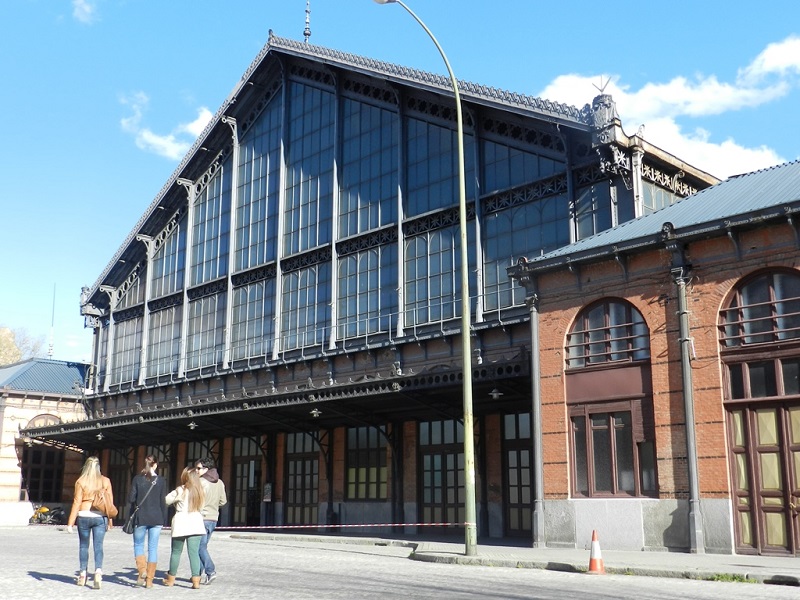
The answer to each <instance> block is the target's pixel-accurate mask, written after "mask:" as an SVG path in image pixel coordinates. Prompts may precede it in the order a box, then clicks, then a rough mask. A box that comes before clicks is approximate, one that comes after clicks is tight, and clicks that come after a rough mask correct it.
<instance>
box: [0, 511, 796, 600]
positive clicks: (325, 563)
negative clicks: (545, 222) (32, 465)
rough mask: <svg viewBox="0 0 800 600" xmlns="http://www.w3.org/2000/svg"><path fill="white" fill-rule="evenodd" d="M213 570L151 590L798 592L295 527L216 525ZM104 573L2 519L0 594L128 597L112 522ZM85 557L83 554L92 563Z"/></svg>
mask: <svg viewBox="0 0 800 600" xmlns="http://www.w3.org/2000/svg"><path fill="white" fill-rule="evenodd" d="M168 548H169V534H168V533H165V535H163V536H162V540H161V545H160V561H159V566H160V567H162V569H160V570H159V579H160V576H161V574H162V573H163V567H164V566H166V565H167V562H168V554H169V550H168ZM211 550H212V554H213V555H214V558H215V560H216V562H217V567H218V571H219V573H220V576H219V578H218V579H217V580H216V581H215V582H214V583H213V584H211V585H210V586H201V589H200V590H197V591H194V590H191V589H190V584H189V581H188V577H189V573H188V559H187V558H186V556H185V555H184V557H183V559H182V562H181V570H180V573H179V574H178V581H177V582H176V587H175V588H174V589H173V590H167V589H165V588H163V587H162V586H160V585H159V582H158V581H157V588H159V589H154V590H151V591H150V593H158V594H160V595H162V596H163V594H167V595H168V596H170V597H178V598H180V597H184V594H186V593H190V594H191V595H192V597H195V596H196V597H198V598H199V597H201V596H202V597H207V598H210V597H211V596H212V594H213V595H215V596H219V595H221V596H223V597H228V598H237V600H238V599H247V598H265V597H266V598H277V599H281V600H283V599H288V600H294V599H314V600H345V599H347V600H350V599H354V598H370V599H371V598H403V599H410V600H427V599H432V598H437V599H441V598H445V599H447V600H450V599H465V600H471V599H478V598H489V599H491V598H497V599H501V598H502V599H506V600H516V599H555V600H575V599H576V598H593V599H598V600H610V599H612V598H614V599H616V598H636V599H637V600H638V599H654V600H667V599H672V598H676V599H677V598H680V599H682V600H685V599H686V598H693V599H694V598H696V599H703V600H730V599H731V598H737V599H745V600H746V599H763V598H765V597H769V598H770V599H771V600H772V599H776V600H778V599H781V598H797V597H798V590H797V588H789V587H783V586H772V585H770V586H766V585H763V584H757V583H723V582H709V581H691V580H681V579H662V578H658V577H630V576H624V575H605V576H592V575H585V574H578V573H560V572H554V571H542V570H539V569H513V568H506V567H486V566H466V565H452V564H440V563H427V562H420V561H412V560H409V559H408V556H409V554H410V552H411V550H410V549H409V548H407V547H402V546H392V545H388V546H387V545H373V544H363V543H362V544H347V543H321V542H316V541H303V540H302V539H298V538H297V537H287V538H286V539H285V540H282V539H261V540H259V539H257V538H255V539H242V538H241V537H238V536H235V535H230V534H228V533H224V532H221V533H217V534H215V536H214V539H213V540H212V544H211ZM105 553H106V559H105V569H104V571H105V578H104V583H103V588H102V589H101V590H100V591H99V592H97V591H95V590H92V589H91V588H89V587H85V588H78V587H77V586H76V585H75V583H74V581H75V573H76V568H77V562H78V538H77V534H71V535H70V534H68V533H67V532H66V531H65V530H64V529H63V528H56V527H36V526H34V527H20V528H3V529H0V565H2V569H0V597H2V598H4V599H5V598H14V599H17V598H58V599H59V600H62V599H63V600H67V599H70V598H86V597H87V596H85V594H95V596H94V597H97V595H98V594H103V595H105V596H107V597H110V598H127V597H134V595H138V597H139V598H140V599H141V598H142V596H141V594H146V593H148V592H146V591H144V590H142V589H141V588H137V587H135V586H134V585H133V581H134V580H135V572H134V569H133V551H132V541H131V537H130V536H127V535H125V534H124V533H122V532H121V531H120V530H119V529H114V530H112V531H111V532H109V533H108V535H107V537H106V544H105ZM91 568H92V563H91V561H90V570H91Z"/></svg>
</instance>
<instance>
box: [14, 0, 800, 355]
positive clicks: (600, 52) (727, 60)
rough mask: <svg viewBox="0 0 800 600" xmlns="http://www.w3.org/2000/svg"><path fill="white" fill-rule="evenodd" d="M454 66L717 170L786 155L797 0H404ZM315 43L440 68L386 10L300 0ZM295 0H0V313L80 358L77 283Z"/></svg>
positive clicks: (87, 341)
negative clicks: (611, 107)
mask: <svg viewBox="0 0 800 600" xmlns="http://www.w3.org/2000/svg"><path fill="white" fill-rule="evenodd" d="M407 4H408V5H409V6H410V7H411V8H412V10H414V11H415V12H416V13H417V14H418V15H419V17H420V18H422V19H423V20H424V21H425V23H426V24H427V25H428V27H429V28H430V29H431V30H432V31H433V33H434V34H435V35H436V37H437V39H438V40H439V42H440V43H441V45H442V46H443V47H444V49H445V51H446V53H447V55H448V58H449V60H450V63H451V65H452V67H453V70H454V71H455V73H456V75H457V77H458V78H459V79H462V80H465V81H471V82H475V83H480V84H484V85H489V86H493V87H497V88H501V89H506V90H509V91H514V92H521V93H525V94H530V95H534V96H541V97H544V98H548V99H550V100H556V101H561V102H566V103H569V104H573V105H575V106H578V107H581V106H583V105H584V104H586V103H589V102H591V100H592V98H593V97H594V96H595V95H596V94H597V93H598V92H597V89H598V88H599V87H602V86H604V85H605V86H606V87H605V90H606V93H611V94H612V95H613V97H614V99H615V100H616V101H617V108H618V111H619V113H620V117H621V118H622V121H623V127H624V129H625V130H626V131H627V132H628V133H630V134H632V133H634V132H635V131H636V130H637V129H638V128H639V126H640V125H644V137H645V139H646V140H648V141H649V142H650V143H652V144H655V145H657V146H659V147H661V148H663V149H664V150H666V151H668V152H671V153H673V154H675V155H677V156H679V157H680V158H682V159H683V160H685V161H686V162H688V163H689V164H692V165H694V166H696V167H698V168H701V169H703V170H705V171H707V172H710V173H712V174H714V175H717V176H718V177H721V178H724V177H727V176H730V175H733V174H737V173H742V172H747V171H752V170H756V169H759V168H764V167H767V166H770V165H773V164H778V163H781V162H785V161H789V160H795V159H797V158H799V157H800V137H799V136H798V133H800V110H799V109H800V3H798V2H797V1H796V0H774V1H771V2H768V3H764V4H760V5H758V4H754V3H750V2H742V1H738V2H731V1H730V0H728V1H726V2H722V1H717V0H704V1H703V2H697V1H696V0H695V1H684V0H673V1H672V2H632V1H615V0H607V1H606V2H604V3H596V2H588V1H573V0H561V1H560V2H554V1H552V0H550V1H549V2H543V1H540V0H504V1H502V2H489V1H487V0H407ZM310 8H311V15H310V28H311V38H310V40H309V41H310V42H311V43H312V44H317V45H320V46H326V47H329V48H334V49H338V50H343V51H346V52H351V53H354V54H360V55H364V56H368V57H372V58H376V59H380V60H385V61H388V62H392V63H397V64H400V65H405V66H409V67H414V68H418V69H423V70H427V71H432V72H436V73H444V72H445V69H444V65H443V63H442V60H441V58H440V57H439V55H438V53H437V52H436V49H435V47H434V46H433V45H432V43H431V42H430V40H429V39H428V38H427V36H426V34H425V32H424V31H423V30H422V28H420V27H419V25H418V24H417V23H416V22H415V21H414V20H413V19H412V18H411V16H410V15H408V14H407V13H406V12H405V11H404V10H403V9H402V8H401V7H400V6H397V5H394V6H392V5H387V6H379V5H378V4H376V3H374V2H373V1H371V0H336V1H332V0H311V4H310ZM305 10H306V1H305V0H261V1H258V2H257V1H254V0H232V1H230V2H211V1H209V0H166V1H165V0H161V1H156V0H3V1H2V2H0V23H3V25H4V27H3V34H2V36H0V78H1V79H0V80H1V81H2V87H1V88H0V114H2V115H3V116H4V120H3V125H2V140H3V142H4V143H3V144H2V145H0V180H1V181H2V186H0V219H2V230H1V231H2V238H0V240H1V242H0V253H2V256H0V326H6V327H11V328H14V329H23V330H25V331H26V332H27V333H28V334H29V335H30V336H33V337H35V338H40V339H42V340H43V341H44V347H45V349H46V348H47V345H48V343H49V342H50V340H51V320H52V321H53V323H54V326H53V327H52V342H53V357H54V358H56V359H62V360H88V358H89V355H90V348H91V338H90V335H89V330H85V329H84V328H83V319H82V317H81V316H80V314H79V297H80V291H81V287H82V286H84V285H89V286H90V285H92V284H93V283H94V282H95V280H96V279H97V277H98V276H99V275H100V273H101V272H102V270H103V269H104V268H105V266H106V264H107V263H108V261H109V260H110V259H111V257H112V256H113V255H114V253H115V252H116V250H117V249H118V248H119V246H120V244H121V243H122V241H123V240H124V239H125V237H126V236H127V234H128V233H129V232H130V231H131V230H132V229H133V227H134V225H135V224H136V222H137V221H138V219H139V217H140V216H141V215H142V213H143V212H144V210H145V209H146V208H147V206H148V205H149V204H150V203H151V202H152V201H153V199H154V198H155V197H156V195H157V194H158V192H159V190H160V189H161V187H162V186H163V185H164V183H165V182H166V181H167V179H168V178H169V177H170V175H171V174H172V172H173V171H174V169H175V168H176V167H177V165H178V163H179V162H180V159H181V158H182V157H183V155H184V153H185V152H186V151H187V150H188V148H189V147H190V146H191V144H192V143H193V141H194V139H195V137H196V136H197V134H198V133H199V132H200V131H202V129H203V127H204V126H205V124H206V122H207V120H208V118H209V117H210V116H211V115H212V114H213V113H214V112H216V110H217V108H218V107H219V106H220V105H221V104H222V102H223V101H224V100H225V98H226V97H227V95H228V94H229V92H230V91H231V90H232V89H233V87H234V85H235V83H236V81H237V80H238V79H239V78H240V77H241V75H242V73H244V72H245V70H246V69H247V67H248V66H249V65H250V63H251V61H252V60H253V58H255V56H256V55H257V54H258V52H259V51H260V50H261V48H262V47H263V45H264V44H265V43H266V41H267V37H268V32H269V30H270V29H272V30H273V31H274V32H275V34H277V35H279V36H281V37H287V38H293V39H297V40H302V39H303V30H304V27H305V19H306V14H305Z"/></svg>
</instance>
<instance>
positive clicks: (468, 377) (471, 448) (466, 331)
mask: <svg viewBox="0 0 800 600" xmlns="http://www.w3.org/2000/svg"><path fill="white" fill-rule="evenodd" d="M374 1H375V2H377V3H378V4H399V5H400V6H402V7H403V8H404V9H405V10H406V12H408V14H410V15H411V16H412V17H414V19H415V20H416V21H417V23H419V24H420V25H421V26H422V28H423V29H424V30H425V33H427V34H428V37H430V38H431V40H432V41H433V43H434V45H435V46H436V49H437V50H438V51H439V54H441V55H442V59H443V60H444V64H445V66H446V67H447V72H448V74H449V75H450V83H451V84H452V85H453V95H454V96H455V101H456V121H457V127H458V216H459V219H458V220H459V227H460V231H461V236H460V237H461V362H462V363H463V377H464V381H463V385H464V496H465V497H464V538H465V554H466V555H467V556H474V555H475V554H477V551H478V533H477V523H476V522H477V517H476V510H475V440H474V434H473V429H474V427H473V422H472V352H471V350H470V312H471V310H470V296H469V252H468V248H467V193H466V177H465V175H464V122H463V119H462V116H461V95H460V94H459V93H458V81H457V80H456V76H455V74H454V73H453V69H452V68H451V67H450V61H449V60H447V55H446V54H445V53H444V50H443V49H442V47H441V46H440V45H439V42H438V41H437V40H436V36H434V35H433V33H431V30H430V29H428V26H427V25H425V23H423V22H422V19H420V18H419V17H418V16H417V15H416V14H415V13H414V11H412V10H411V9H410V8H409V7H408V6H406V5H405V4H404V3H403V2H402V1H401V0H374Z"/></svg>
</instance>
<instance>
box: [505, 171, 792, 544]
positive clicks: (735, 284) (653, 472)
mask: <svg viewBox="0 0 800 600" xmlns="http://www.w3.org/2000/svg"><path fill="white" fill-rule="evenodd" d="M798 210H800V163H798V162H795V163H790V164H786V165H782V166H779V167H774V168H771V169H767V170H764V171H759V172H755V173H750V174H747V175H741V176H738V177H734V178H731V179H729V180H728V181H725V182H723V183H721V184H719V185H717V186H714V187H713V188H709V189H707V190H704V191H702V192H699V193H698V194H696V195H694V196H692V197H691V198H688V199H686V200H685V201H682V202H679V203H677V204H674V205H672V206H670V207H667V208H664V209H663V210H661V211H657V212H655V213H652V214H649V215H647V216H644V217H641V218H640V219H637V220H635V221H631V222H629V223H625V224H623V225H621V226H619V227H617V228H615V229H611V230H608V231H605V232H603V233H600V234H598V235H596V236H594V237H592V238H588V239H586V240H581V241H579V242H576V243H575V244H572V245H570V246H568V247H565V248H562V249H559V250H556V251H553V252H551V253H549V254H545V255H544V256H542V257H538V258H535V259H532V260H525V259H523V260H520V261H519V263H518V265H516V266H515V267H512V268H511V269H510V272H511V274H512V276H513V277H514V278H515V279H517V280H519V281H520V282H521V283H523V284H524V285H525V287H526V289H527V292H528V303H529V308H530V310H531V322H532V329H533V331H534V332H536V333H535V337H534V341H533V344H534V350H533V356H534V363H537V362H538V364H534V366H533V369H534V370H538V372H539V374H540V377H539V378H538V379H534V387H533V392H532V396H533V399H534V411H536V410H539V411H541V423H542V427H541V437H542V441H541V443H542V444H543V452H542V459H541V461H540V462H539V464H538V465H537V467H536V468H535V469H534V471H537V470H539V471H540V472H541V473H542V476H543V481H544V486H543V490H544V510H543V521H544V537H545V539H546V541H547V543H549V544H561V543H564V544H567V545H571V544H574V543H575V542H576V541H579V539H576V534H577V535H580V532H585V531H587V530H591V529H592V528H596V529H600V530H601V531H603V532H604V533H603V540H604V545H607V546H611V547H637V546H641V547H643V548H657V547H667V548H681V547H686V548H690V549H692V550H694V551H704V550H705V551H713V552H730V551H731V550H732V549H735V551H736V552H742V553H748V552H758V553H765V554H766V553H769V554H772V553H776V554H794V553H796V552H797V550H798V539H800V538H799V537H798V536H800V531H798V525H797V521H796V518H795V511H796V509H795V506H797V504H798V496H800V483H798V476H799V475H800V453H798V450H799V449H800V446H798V445H797V444H798V442H800V397H799V396H798V394H800V380H799V379H798V375H799V374H800V371H798V365H800V328H799V326H800V271H798V269H797V266H798V258H800V254H799V253H798V242H799V241H800V231H799V230H798V228H797V223H796V218H797V217H796V214H797V211H798ZM537 345H538V349H537V348H536V346H537ZM537 381H538V384H537V383H536V382H537ZM631 440H632V441H633V445H631ZM587 500H589V501H587Z"/></svg>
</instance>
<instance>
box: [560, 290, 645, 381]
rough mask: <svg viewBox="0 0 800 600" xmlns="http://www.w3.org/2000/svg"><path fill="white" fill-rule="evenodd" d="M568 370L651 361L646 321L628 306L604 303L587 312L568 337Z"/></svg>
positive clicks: (620, 303) (587, 309)
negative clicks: (615, 363) (623, 362)
mask: <svg viewBox="0 0 800 600" xmlns="http://www.w3.org/2000/svg"><path fill="white" fill-rule="evenodd" d="M566 356H567V368H568V369H576V368H581V367H587V366H589V365H596V364H601V363H607V362H613V361H629V362H630V361H640V360H648V359H649V358H650V338H649V332H648V330H647V325H645V322H644V318H642V315H641V314H640V313H639V311H638V310H636V309H635V308H634V307H632V306H631V305H630V304H628V303H627V302H621V301H618V300H604V301H601V302H597V303H595V304H593V305H591V306H589V307H587V308H585V309H584V310H583V311H581V314H580V315H579V316H578V318H577V319H576V320H575V324H574V325H573V327H572V330H571V331H570V332H569V335H568V336H567V353H566Z"/></svg>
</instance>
